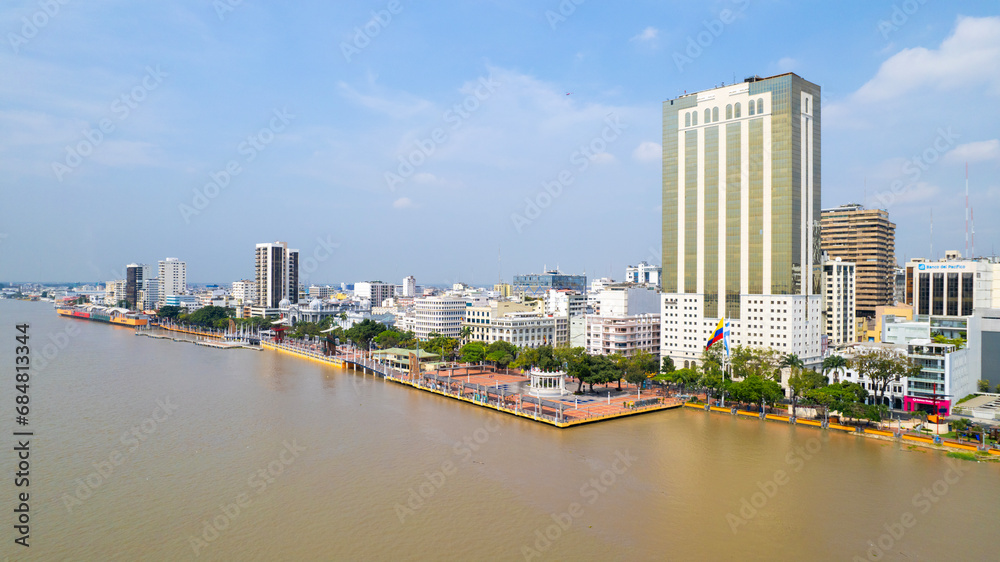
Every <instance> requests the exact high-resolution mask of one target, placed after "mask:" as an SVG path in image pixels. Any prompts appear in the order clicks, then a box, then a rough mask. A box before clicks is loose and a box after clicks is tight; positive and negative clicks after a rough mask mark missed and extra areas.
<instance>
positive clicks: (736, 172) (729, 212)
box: [726, 123, 743, 318]
mask: <svg viewBox="0 0 1000 562" xmlns="http://www.w3.org/2000/svg"><path fill="white" fill-rule="evenodd" d="M740 129H741V125H740V124H739V123H729V124H727V125H726V317H727V318H739V317H740V240H741V235H740V212H741V209H742V201H741V200H740V195H741V193H742V189H741V186H742V181H743V174H742V172H741V168H740V166H741V163H742V155H741V152H740V147H741V146H742V144H741V137H740Z"/></svg>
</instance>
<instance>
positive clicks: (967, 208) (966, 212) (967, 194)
mask: <svg viewBox="0 0 1000 562" xmlns="http://www.w3.org/2000/svg"><path fill="white" fill-rule="evenodd" d="M965 257H966V258H968V257H969V163H968V162H966V163H965Z"/></svg>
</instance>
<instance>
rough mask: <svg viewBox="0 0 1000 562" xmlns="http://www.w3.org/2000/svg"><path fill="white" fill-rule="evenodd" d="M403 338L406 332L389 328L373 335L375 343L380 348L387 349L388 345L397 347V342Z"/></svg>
mask: <svg viewBox="0 0 1000 562" xmlns="http://www.w3.org/2000/svg"><path fill="white" fill-rule="evenodd" d="M404 339H406V334H404V333H402V332H397V331H396V330H393V329H392V328H389V329H387V330H385V331H383V332H382V333H381V334H379V335H377V336H375V344H376V345H378V346H379V348H381V349H389V348H390V347H398V346H399V342H401V341H403V340H404Z"/></svg>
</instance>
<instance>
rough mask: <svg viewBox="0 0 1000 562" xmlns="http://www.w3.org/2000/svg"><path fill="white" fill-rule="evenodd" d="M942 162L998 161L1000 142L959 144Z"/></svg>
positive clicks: (994, 140) (999, 158)
mask: <svg viewBox="0 0 1000 562" xmlns="http://www.w3.org/2000/svg"><path fill="white" fill-rule="evenodd" d="M944 160H945V161H947V162H951V163H961V162H982V161H984V160H986V161H989V160H993V161H998V160H1000V140H998V139H993V140H987V141H978V142H968V143H965V144H960V145H958V146H956V147H955V148H954V149H952V150H951V152H949V153H948V154H945V156H944Z"/></svg>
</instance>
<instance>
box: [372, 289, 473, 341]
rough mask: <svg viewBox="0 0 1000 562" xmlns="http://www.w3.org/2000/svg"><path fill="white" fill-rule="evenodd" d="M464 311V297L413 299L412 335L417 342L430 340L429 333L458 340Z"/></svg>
mask: <svg viewBox="0 0 1000 562" xmlns="http://www.w3.org/2000/svg"><path fill="white" fill-rule="evenodd" d="M358 285H360V283H359V284H358ZM391 286H392V285H390V287H391ZM354 290H355V292H357V285H355V286H354ZM465 309H466V306H465V298H464V297H449V296H439V297H426V298H420V299H414V301H413V312H414V327H413V333H414V335H416V338H417V339H418V340H427V339H430V337H429V335H430V333H431V332H437V333H439V334H441V335H442V336H447V337H449V338H458V337H459V335H461V331H462V319H463V318H464V317H465Z"/></svg>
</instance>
